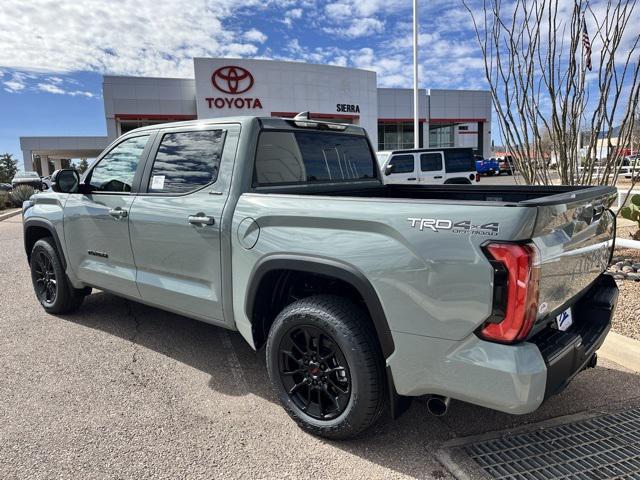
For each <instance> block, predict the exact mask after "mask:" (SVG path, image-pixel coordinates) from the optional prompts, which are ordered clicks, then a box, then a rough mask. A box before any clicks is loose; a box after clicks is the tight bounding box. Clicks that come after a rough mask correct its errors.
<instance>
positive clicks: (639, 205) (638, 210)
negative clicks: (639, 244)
mask: <svg viewBox="0 0 640 480" xmlns="http://www.w3.org/2000/svg"><path fill="white" fill-rule="evenodd" d="M620 215H621V216H622V218H626V219H627V220H632V221H634V222H636V223H637V224H638V230H637V231H636V233H634V234H633V238H635V239H636V240H640V195H632V196H631V198H630V199H629V205H627V206H626V207H622V208H621V209H620Z"/></svg>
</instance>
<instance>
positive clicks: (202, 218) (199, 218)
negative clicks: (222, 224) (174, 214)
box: [189, 212, 216, 226]
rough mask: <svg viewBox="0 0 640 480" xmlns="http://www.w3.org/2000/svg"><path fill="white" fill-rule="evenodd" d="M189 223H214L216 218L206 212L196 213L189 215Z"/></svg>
mask: <svg viewBox="0 0 640 480" xmlns="http://www.w3.org/2000/svg"><path fill="white" fill-rule="evenodd" d="M189 223H190V224H191V225H200V226H204V225H213V224H214V223H216V220H215V218H213V217H210V216H208V215H205V214H204V213H202V212H200V213H196V214H195V215H189Z"/></svg>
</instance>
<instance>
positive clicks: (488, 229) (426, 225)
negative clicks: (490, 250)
mask: <svg viewBox="0 0 640 480" xmlns="http://www.w3.org/2000/svg"><path fill="white" fill-rule="evenodd" d="M407 220H409V221H410V222H411V227H412V228H417V229H418V230H420V231H422V230H425V229H426V230H431V231H432V232H440V231H450V232H451V233H458V234H462V235H464V234H469V235H487V236H490V237H495V236H496V235H498V232H499V231H500V224H499V223H498V222H491V223H484V224H482V225H474V224H473V223H471V221H470V220H462V221H460V222H453V220H449V219H442V218H440V219H438V218H412V217H409V218H407Z"/></svg>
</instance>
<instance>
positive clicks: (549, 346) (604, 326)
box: [529, 275, 618, 399]
mask: <svg viewBox="0 0 640 480" xmlns="http://www.w3.org/2000/svg"><path fill="white" fill-rule="evenodd" d="M617 302H618V287H617V285H616V282H615V281H614V280H613V278H611V277H610V276H608V275H602V276H601V277H599V278H598V280H596V282H595V283H594V285H593V286H592V287H591V288H590V289H589V290H588V291H587V293H586V294H585V295H583V296H582V297H581V299H580V300H579V301H578V302H576V303H575V304H574V305H573V306H572V311H573V316H574V318H575V319H576V320H575V324H574V325H573V326H572V327H571V328H569V330H567V331H566V332H561V331H559V330H555V329H552V328H546V329H545V330H543V331H542V332H540V333H538V334H537V335H536V336H535V337H533V338H532V339H531V340H529V341H530V342H531V343H533V344H534V345H536V346H537V347H538V349H539V350H540V353H541V355H542V358H543V359H544V362H545V364H546V366H547V382H546V387H545V395H544V396H545V399H546V398H549V397H550V396H552V395H555V394H556V393H560V392H561V391H562V390H564V389H565V387H566V386H567V385H568V384H569V382H570V381H571V380H572V379H573V377H575V376H576V375H577V374H578V373H580V372H581V371H582V370H584V369H585V368H586V367H587V366H588V365H589V362H590V361H591V359H592V358H593V355H594V354H595V353H596V350H598V349H599V348H600V347H601V346H602V343H603V342H604V339H605V337H606V336H607V333H609V330H610V329H611V319H612V318H613V313H614V311H615V308H616V304H617Z"/></svg>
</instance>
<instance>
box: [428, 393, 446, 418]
mask: <svg viewBox="0 0 640 480" xmlns="http://www.w3.org/2000/svg"><path fill="white" fill-rule="evenodd" d="M450 401H451V398H449V397H443V396H441V395H431V397H429V400H427V410H428V411H429V413H430V414H431V415H433V416H435V417H442V416H443V415H445V414H446V413H447V410H448V409H449V402H450Z"/></svg>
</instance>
